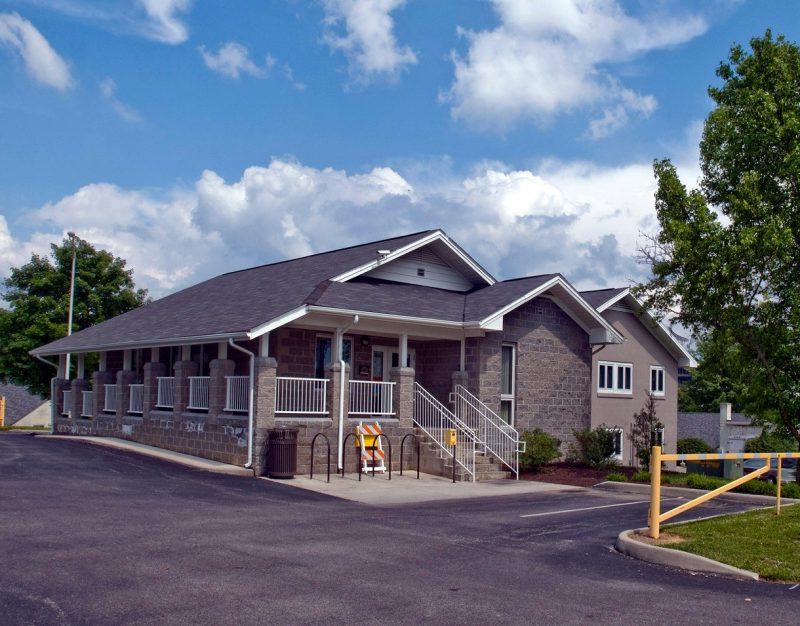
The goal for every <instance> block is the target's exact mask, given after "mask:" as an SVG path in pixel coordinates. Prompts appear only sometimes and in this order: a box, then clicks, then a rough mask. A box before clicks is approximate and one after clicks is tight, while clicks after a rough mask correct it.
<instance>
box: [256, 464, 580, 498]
mask: <svg viewBox="0 0 800 626" xmlns="http://www.w3.org/2000/svg"><path fill="white" fill-rule="evenodd" d="M261 478H262V480H267V481H270V482H275V483H280V484H283V485H287V486H289V487H297V488H299V489H307V490H309V491H315V492H317V493H324V494H326V495H329V496H333V497H335V498H342V499H344V500H352V501H354V502H361V503H362V504H371V505H375V506H390V505H394V504H414V503H419V502H434V501H443V500H466V499H472V498H492V497H498V496H519V495H523V494H533V493H549V492H557V491H560V492H565V491H586V489H584V488H582V487H571V486H569V485H556V484H552V483H542V482H534V481H530V480H493V481H486V482H479V483H469V482H456V483H453V482H452V481H451V479H449V478H441V477H439V476H432V475H430V474H420V477H419V480H417V478H416V472H415V471H411V472H407V473H406V474H405V475H403V476H400V475H399V474H398V473H396V472H393V473H392V480H389V477H388V475H386V474H384V475H381V474H377V475H376V476H375V477H374V478H373V476H372V475H371V474H365V475H363V476H362V477H361V482H359V480H358V474H346V475H345V477H344V478H342V477H341V476H340V475H337V474H331V482H330V483H327V482H325V478H326V476H325V472H322V473H320V474H317V473H315V474H314V479H313V480H312V479H310V478H309V477H308V476H297V477H295V478H291V479H287V480H276V479H272V478H267V477H265V476H262V477H261Z"/></svg>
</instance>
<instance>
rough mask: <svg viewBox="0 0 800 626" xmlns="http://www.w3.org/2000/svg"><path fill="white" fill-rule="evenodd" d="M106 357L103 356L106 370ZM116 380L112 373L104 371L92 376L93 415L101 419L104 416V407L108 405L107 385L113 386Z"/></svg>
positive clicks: (102, 362) (102, 363) (102, 359)
mask: <svg viewBox="0 0 800 626" xmlns="http://www.w3.org/2000/svg"><path fill="white" fill-rule="evenodd" d="M104 361H105V358H104V355H101V361H100V363H101V365H102V367H103V368H105V364H104ZM113 384H114V379H113V378H112V377H111V372H107V371H105V369H102V370H100V371H98V372H95V373H94V374H92V415H93V416H94V417H100V416H101V415H102V414H103V407H104V406H105V404H106V385H113Z"/></svg>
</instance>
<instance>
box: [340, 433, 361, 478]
mask: <svg viewBox="0 0 800 626" xmlns="http://www.w3.org/2000/svg"><path fill="white" fill-rule="evenodd" d="M350 437H355V434H354V433H348V434H347V436H346V437H345V438H344V441H343V442H342V478H344V470H345V468H346V467H347V442H348V441H349V440H350ZM359 457H361V455H360V454H359ZM358 480H361V459H360V458H359V460H358Z"/></svg>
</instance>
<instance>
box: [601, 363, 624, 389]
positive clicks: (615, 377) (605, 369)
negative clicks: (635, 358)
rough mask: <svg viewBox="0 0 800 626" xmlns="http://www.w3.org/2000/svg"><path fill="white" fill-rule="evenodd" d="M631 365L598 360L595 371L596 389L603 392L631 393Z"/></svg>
mask: <svg viewBox="0 0 800 626" xmlns="http://www.w3.org/2000/svg"><path fill="white" fill-rule="evenodd" d="M632 388H633V365H632V364H630V363H614V362H610V361H600V362H599V364H598V371H597V391H599V392H603V393H624V394H629V393H631V389H632Z"/></svg>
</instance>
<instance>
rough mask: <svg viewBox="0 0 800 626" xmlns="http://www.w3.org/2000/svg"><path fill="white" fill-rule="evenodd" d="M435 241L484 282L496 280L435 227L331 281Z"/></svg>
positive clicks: (343, 279) (363, 271) (353, 275)
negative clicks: (429, 231)
mask: <svg viewBox="0 0 800 626" xmlns="http://www.w3.org/2000/svg"><path fill="white" fill-rule="evenodd" d="M435 241H439V242H441V243H443V244H444V245H445V246H447V247H448V248H449V249H450V250H451V251H452V252H453V253H454V254H455V255H456V256H458V257H459V259H460V260H461V261H462V262H463V263H464V264H465V265H467V266H468V267H469V269H470V270H471V271H472V272H473V273H474V274H475V275H476V276H478V277H479V278H480V279H481V280H483V281H484V282H486V284H487V285H493V284H495V283H496V282H497V280H496V279H495V278H494V276H492V275H491V274H490V273H489V272H487V271H486V270H485V269H484V268H483V267H482V266H481V265H480V264H479V263H478V262H477V261H476V260H475V259H473V258H472V257H471V256H470V255H469V254H467V252H466V251H464V250H463V249H462V248H461V246H459V245H458V244H457V243H456V242H454V241H453V240H452V239H450V237H448V236H447V234H445V232H444V231H442V230H440V229H437V230H435V231H434V232H432V233H429V234H427V235H425V236H424V237H420V238H419V239H417V240H416V241H413V242H411V243H409V244H406V245H405V246H402V247H400V248H398V249H397V250H393V251H392V252H390V253H389V254H387V255H386V256H384V257H381V258H379V259H375V260H374V261H370V262H369V263H364V264H363V265H359V266H358V267H354V268H353V269H350V270H347V271H346V272H343V273H341V274H339V275H337V276H334V277H333V278H331V280H332V281H333V282H336V283H346V282H347V281H349V280H352V279H354V278H357V277H358V276H361V275H362V274H366V273H367V272H369V271H371V270H374V269H375V268H377V267H379V266H381V265H385V264H386V263H389V262H390V261H394V260H395V259H399V258H400V257H402V256H404V255H406V254H408V253H409V252H413V251H414V250H418V249H419V248H422V247H423V246H427V245H428V244H431V243H433V242H435Z"/></svg>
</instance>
